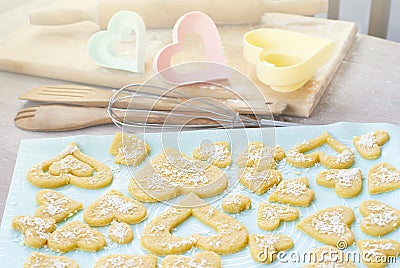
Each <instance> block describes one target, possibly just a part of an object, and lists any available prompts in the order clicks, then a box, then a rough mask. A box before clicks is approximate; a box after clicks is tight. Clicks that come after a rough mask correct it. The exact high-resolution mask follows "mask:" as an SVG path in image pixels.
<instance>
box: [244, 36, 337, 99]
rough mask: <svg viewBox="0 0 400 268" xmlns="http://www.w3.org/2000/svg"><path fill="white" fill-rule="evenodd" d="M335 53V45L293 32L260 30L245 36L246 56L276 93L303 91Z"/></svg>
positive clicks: (262, 79)
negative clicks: (302, 88) (305, 85)
mask: <svg viewBox="0 0 400 268" xmlns="http://www.w3.org/2000/svg"><path fill="white" fill-rule="evenodd" d="M334 51H335V45H334V42H333V41H332V40H330V39H326V38H320V37H315V36H310V35H305V34H300V33H295V32H291V31H285V30H278V29H257V30H253V31H250V32H247V33H246V34H245V35H244V47H243V54H244V57H245V59H246V60H247V61H249V62H250V63H252V64H254V65H255V66H256V70H257V77H258V79H259V80H260V81H261V82H262V83H264V84H267V85H269V86H271V88H272V89H273V90H275V91H280V92H291V91H294V90H296V89H299V88H301V87H302V86H303V85H304V84H305V83H306V82H307V81H308V80H309V79H311V78H312V77H313V76H314V74H315V72H316V71H317V70H318V68H320V67H321V66H322V65H323V64H325V63H326V62H327V61H328V60H329V59H330V58H331V57H332V55H333V52H334Z"/></svg>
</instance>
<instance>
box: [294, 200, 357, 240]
mask: <svg viewBox="0 0 400 268" xmlns="http://www.w3.org/2000/svg"><path fill="white" fill-rule="evenodd" d="M354 219H355V216H354V211H353V210H352V209H350V208H348V207H344V206H340V207H330V208H326V209H323V210H320V211H318V212H316V213H314V214H312V215H310V216H308V217H306V218H304V219H302V220H301V221H300V222H299V223H297V225H296V227H297V228H298V229H300V230H301V231H303V232H304V233H306V234H308V235H309V236H311V237H313V238H314V239H316V240H318V241H319V242H321V243H324V244H327V245H331V246H334V247H337V246H338V243H339V244H340V243H346V246H350V245H352V244H353V243H354V234H353V232H352V231H351V229H350V226H351V224H352V223H353V221H354Z"/></svg>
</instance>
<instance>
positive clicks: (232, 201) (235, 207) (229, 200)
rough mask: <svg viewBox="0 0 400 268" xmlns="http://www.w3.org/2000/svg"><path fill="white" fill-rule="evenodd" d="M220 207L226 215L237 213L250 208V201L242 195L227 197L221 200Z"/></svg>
mask: <svg viewBox="0 0 400 268" xmlns="http://www.w3.org/2000/svg"><path fill="white" fill-rule="evenodd" d="M221 207H222V209H223V210H224V211H225V212H227V213H230V214H234V213H239V212H242V211H244V210H248V209H249V208H250V207H251V199H250V198H249V197H247V196H245V195H242V194H233V195H228V196H227V197H225V198H224V200H222V204H221Z"/></svg>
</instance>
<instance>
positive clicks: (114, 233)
mask: <svg viewBox="0 0 400 268" xmlns="http://www.w3.org/2000/svg"><path fill="white" fill-rule="evenodd" d="M108 237H110V239H111V241H113V242H115V243H118V244H128V243H130V242H132V240H133V231H132V228H131V227H130V226H129V224H127V223H125V222H115V223H113V224H112V225H111V227H110V229H108Z"/></svg>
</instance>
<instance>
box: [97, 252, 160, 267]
mask: <svg viewBox="0 0 400 268" xmlns="http://www.w3.org/2000/svg"><path fill="white" fill-rule="evenodd" d="M118 267H121V268H156V267H157V257H156V256H154V255H130V254H110V255H106V256H103V257H101V258H100V259H98V260H97V261H96V263H95V265H94V268H118Z"/></svg>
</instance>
